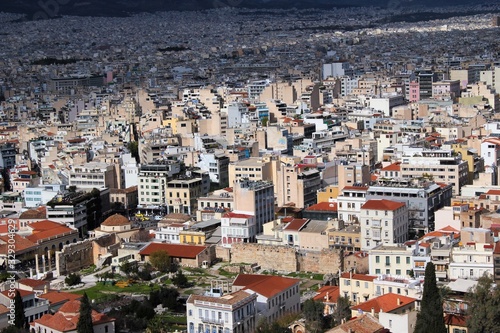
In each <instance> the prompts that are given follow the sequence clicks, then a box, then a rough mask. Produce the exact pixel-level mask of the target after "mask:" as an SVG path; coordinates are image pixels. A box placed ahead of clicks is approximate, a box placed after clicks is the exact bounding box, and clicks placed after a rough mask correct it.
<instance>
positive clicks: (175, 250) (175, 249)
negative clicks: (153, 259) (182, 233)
mask: <svg viewBox="0 0 500 333" xmlns="http://www.w3.org/2000/svg"><path fill="white" fill-rule="evenodd" d="M206 249H207V247H206V246H198V245H186V244H165V243H150V244H149V245H148V246H146V247H145V248H144V249H142V251H140V252H139V254H140V255H143V256H149V255H151V253H153V252H156V251H166V252H167V253H168V254H169V255H170V257H173V258H186V259H195V258H196V256H197V255H199V254H200V253H201V252H203V251H205V250H206Z"/></svg>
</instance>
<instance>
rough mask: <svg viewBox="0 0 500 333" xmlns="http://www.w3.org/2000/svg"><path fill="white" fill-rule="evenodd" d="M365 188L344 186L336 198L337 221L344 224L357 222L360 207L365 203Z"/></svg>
mask: <svg viewBox="0 0 500 333" xmlns="http://www.w3.org/2000/svg"><path fill="white" fill-rule="evenodd" d="M367 189H368V188H367V187H362V186H359V187H357V186H346V187H344V188H343V189H342V193H341V194H340V195H339V196H338V197H337V210H338V216H339V217H338V218H339V220H342V221H344V222H345V223H346V224H352V223H354V222H357V221H359V218H360V215H361V206H363V205H364V204H365V202H366V190H367Z"/></svg>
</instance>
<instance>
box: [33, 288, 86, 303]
mask: <svg viewBox="0 0 500 333" xmlns="http://www.w3.org/2000/svg"><path fill="white" fill-rule="evenodd" d="M39 297H40V298H43V299H46V300H47V301H49V303H50V304H57V303H61V302H68V301H74V300H79V299H81V298H82V295H77V294H72V293H66V292H63V291H49V292H48V293H45V294H42V295H40V296H39Z"/></svg>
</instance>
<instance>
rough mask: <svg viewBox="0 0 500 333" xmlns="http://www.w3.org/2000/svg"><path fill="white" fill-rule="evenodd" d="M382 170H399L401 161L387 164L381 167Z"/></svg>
mask: <svg viewBox="0 0 500 333" xmlns="http://www.w3.org/2000/svg"><path fill="white" fill-rule="evenodd" d="M382 171H401V162H396V163H392V164H389V165H388V166H386V167H385V168H382Z"/></svg>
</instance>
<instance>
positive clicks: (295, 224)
mask: <svg viewBox="0 0 500 333" xmlns="http://www.w3.org/2000/svg"><path fill="white" fill-rule="evenodd" d="M308 221H309V220H308V219H293V220H292V221H291V222H290V223H289V224H288V225H287V226H286V227H285V228H284V229H285V230H289V231H290V230H291V231H294V230H295V231H300V229H302V228H303V227H304V226H305V225H306V224H307V222H308Z"/></svg>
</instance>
